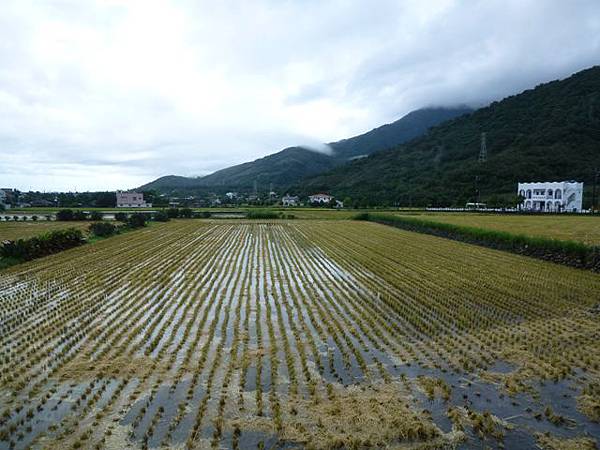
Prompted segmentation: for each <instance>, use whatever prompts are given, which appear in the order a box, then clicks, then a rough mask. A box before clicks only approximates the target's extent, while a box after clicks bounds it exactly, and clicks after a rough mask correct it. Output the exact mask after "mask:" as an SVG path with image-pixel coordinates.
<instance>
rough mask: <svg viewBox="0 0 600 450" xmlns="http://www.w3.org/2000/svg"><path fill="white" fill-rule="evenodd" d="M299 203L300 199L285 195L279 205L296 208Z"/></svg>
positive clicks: (295, 196)
mask: <svg viewBox="0 0 600 450" xmlns="http://www.w3.org/2000/svg"><path fill="white" fill-rule="evenodd" d="M299 201H300V199H299V198H298V196H297V195H289V194H285V195H284V196H283V197H281V204H282V205H283V206H297V205H298V203H299Z"/></svg>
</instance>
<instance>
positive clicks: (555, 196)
mask: <svg viewBox="0 0 600 450" xmlns="http://www.w3.org/2000/svg"><path fill="white" fill-rule="evenodd" d="M554 198H557V199H561V198H562V192H561V190H560V189H557V190H556V191H554Z"/></svg>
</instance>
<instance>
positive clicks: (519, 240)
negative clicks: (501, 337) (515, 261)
mask: <svg viewBox="0 0 600 450" xmlns="http://www.w3.org/2000/svg"><path fill="white" fill-rule="evenodd" d="M354 219H355V220H366V221H370V222H377V223H381V224H384V225H390V226H393V227H396V228H402V229H404V230H408V231H415V232H419V233H425V234H431V235H434V236H440V237H445V238H449V239H453V240H457V241H461V242H467V243H470V244H477V245H482V246H485V247H490V248H495V249H498V250H506V251H510V252H513V253H518V254H522V255H527V256H533V257H536V258H541V259H546V260H550V261H554V262H558V263H561V264H566V265H569V266H574V267H580V268H586V269H592V270H595V271H600V247H596V246H589V245H586V244H584V243H582V242H576V241H566V240H558V239H551V238H545V237H538V236H528V235H524V234H513V233H509V232H506V231H497V230H489V229H485V228H477V227H469V226H464V225H455V224H450V223H443V222H436V221H433V220H427V219H421V218H417V217H403V216H396V215H389V214H371V213H362V214H358V215H357V216H355V217H354Z"/></svg>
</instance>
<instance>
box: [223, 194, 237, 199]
mask: <svg viewBox="0 0 600 450" xmlns="http://www.w3.org/2000/svg"><path fill="white" fill-rule="evenodd" d="M225 197H227V198H228V199H229V200H236V199H237V198H238V193H237V192H227V193H226V194H225Z"/></svg>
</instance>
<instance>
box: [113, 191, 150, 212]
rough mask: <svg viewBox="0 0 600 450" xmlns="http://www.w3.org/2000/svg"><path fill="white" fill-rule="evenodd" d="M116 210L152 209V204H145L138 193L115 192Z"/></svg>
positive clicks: (142, 196) (142, 197)
mask: <svg viewBox="0 0 600 450" xmlns="http://www.w3.org/2000/svg"><path fill="white" fill-rule="evenodd" d="M117 208H152V203H146V202H145V201H144V194H142V193H140V192H122V191H117Z"/></svg>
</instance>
